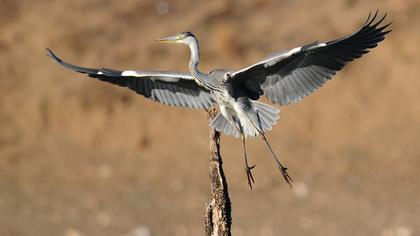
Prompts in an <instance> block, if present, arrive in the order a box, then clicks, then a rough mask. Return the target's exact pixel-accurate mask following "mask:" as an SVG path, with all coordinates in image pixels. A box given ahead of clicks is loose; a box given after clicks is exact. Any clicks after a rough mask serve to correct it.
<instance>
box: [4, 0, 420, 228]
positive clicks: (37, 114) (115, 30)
mask: <svg viewBox="0 0 420 236" xmlns="http://www.w3.org/2000/svg"><path fill="white" fill-rule="evenodd" d="M376 8H379V9H381V12H384V11H387V12H388V14H389V20H393V21H394V24H393V26H392V28H393V32H392V33H391V34H390V35H389V37H388V38H387V39H386V40H385V41H384V42H383V43H382V44H381V45H380V46H379V47H378V48H376V49H374V50H373V51H372V52H371V53H369V54H368V55H366V56H364V57H363V58H362V59H360V60H357V61H356V62H353V63H351V64H349V65H348V66H347V67H346V68H345V69H344V70H343V71H341V72H340V73H339V74H338V75H337V76H335V77H334V80H332V81H330V82H328V83H327V85H326V86H324V87H323V88H321V89H319V90H318V91H317V92H315V93H314V94H312V95H311V96H310V97H308V98H306V99H305V100H304V101H302V102H300V103H298V104H294V105H290V106H286V107H282V108H281V109H282V112H281V118H280V122H279V124H278V125H277V126H276V127H275V128H274V130H273V131H272V132H270V133H269V135H268V138H269V139H270V140H271V142H272V143H273V145H274V148H275V149H276V150H277V152H278V153H279V155H280V156H281V158H282V159H283V160H284V162H285V163H287V166H288V167H289V169H290V174H291V175H292V176H293V177H294V180H295V182H296V183H295V187H294V188H293V189H292V190H291V189H289V188H288V186H287V185H286V184H285V183H284V182H283V181H282V178H281V176H280V175H279V173H278V171H277V169H276V167H275V166H274V165H273V162H272V161H271V159H270V157H269V153H268V151H267V150H266V148H265V146H264V144H263V143H262V141H261V140H259V139H256V140H251V141H250V142H249V148H248V149H249V156H250V158H251V162H252V163H255V164H257V167H256V169H255V172H254V176H255V178H256V186H255V189H254V190H253V191H249V189H248V187H247V184H246V178H245V174H244V172H243V166H242V151H241V143H240V141H239V140H236V139H233V138H230V137H223V138H222V154H223V157H224V160H225V172H226V174H227V177H228V181H229V185H230V190H231V199H232V202H233V234H234V235H235V236H241V235H243V236H248V235H262V236H271V235H272V236H274V235H290V236H293V235H314V236H315V235H319V236H321V235H322V236H325V235H343V236H347V235H348V236H350V235H380V236H414V235H420V219H419V218H420V217H419V216H420V199H419V197H420V188H419V186H420V185H419V181H420V155H419V153H420V145H419V144H420V143H419V138H420V106H419V105H418V103H419V102H418V101H419V100H420V93H419V90H420V80H419V74H420V56H419V55H420V43H419V42H420V3H419V2H418V1H415V0H413V1H410V0H405V1H399V0H387V1H369V3H367V1H360V0H345V1H332V0H331V1H312V0H304V1H291V0H286V1H268V0H259V1H219V0H215V1H162V0H161V1H152V0H150V1H128V0H122V1H110V0H74V1H47V0H44V1H43V0H39V1H24V0H20V1H19V0H3V1H0V52H1V53H0V235H4V236H14V235H16V236H18V235H19V236H20V235H22V236H23V235H25V236H26V235H31V236H32V235H45V236H48V235H63V236H88V235H122V236H129V235H131V236H150V235H153V236H155V235H175V236H182V235H203V234H204V232H203V212H204V202H205V201H207V200H208V198H209V184H208V140H207V138H208V129H207V124H206V117H205V113H204V112H203V111H198V110H188V109H179V108H173V107H166V106H164V105H161V104H158V103H154V102H151V101H148V100H146V99H145V98H144V97H141V96H138V95H136V94H134V93H132V92H130V91H128V90H126V89H124V88H118V87H115V86H112V85H108V84H105V83H101V82H98V81H95V80H91V79H87V78H85V77H84V76H82V75H79V74H76V73H72V72H70V71H68V70H65V69H63V68H61V67H59V66H57V65H56V64H54V63H53V62H52V61H51V60H50V59H49V58H47V57H46V56H45V48H46V47H50V48H52V49H54V50H55V52H56V53H58V55H60V56H61V57H62V58H64V59H66V60H67V61H69V62H73V63H75V64H79V65H85V66H91V67H94V66H98V67H102V66H103V67H109V68H115V69H159V70H178V71H186V70H187V66H186V65H187V61H188V58H189V51H188V50H187V49H186V48H184V47H176V46H168V45H157V44H154V43H153V40H154V39H156V38H159V37H162V36H167V35H171V34H174V33H177V32H181V31H186V30H189V31H192V32H194V33H195V34H196V36H197V37H198V38H199V40H200V43H201V49H202V63H201V69H202V70H203V71H209V70H211V69H212V68H217V67H223V68H232V69H239V68H241V67H244V66H246V65H249V64H251V63H253V62H255V61H257V60H258V59H261V58H263V57H265V56H266V55H268V54H269V53H271V52H272V51H276V50H280V49H287V48H293V47H295V46H300V45H303V44H305V43H309V42H312V41H314V40H322V41H326V40H331V39H335V38H337V37H341V36H344V35H346V34H349V33H351V32H352V31H354V30H356V29H357V28H358V27H359V26H360V25H361V24H362V23H363V22H364V20H365V19H366V17H367V14H368V12H369V11H370V10H375V9H376ZM76 78H77V79H76ZM265 101H266V100H265Z"/></svg>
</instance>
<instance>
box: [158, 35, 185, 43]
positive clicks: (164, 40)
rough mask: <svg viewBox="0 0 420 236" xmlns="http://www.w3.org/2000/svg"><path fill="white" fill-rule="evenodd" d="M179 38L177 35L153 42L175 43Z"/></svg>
mask: <svg viewBox="0 0 420 236" xmlns="http://www.w3.org/2000/svg"><path fill="white" fill-rule="evenodd" d="M180 39H181V38H180V37H179V36H178V35H175V36H169V37H166V38H161V39H156V40H155V42H158V43H177V42H179V40H180Z"/></svg>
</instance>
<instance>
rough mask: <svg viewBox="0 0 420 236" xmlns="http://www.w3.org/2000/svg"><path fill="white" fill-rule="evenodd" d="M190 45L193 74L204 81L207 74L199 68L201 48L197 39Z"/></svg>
mask: <svg viewBox="0 0 420 236" xmlns="http://www.w3.org/2000/svg"><path fill="white" fill-rule="evenodd" d="M188 46H189V47H190V51H191V58H190V71H191V74H192V75H193V76H194V77H195V78H197V79H199V80H201V81H203V80H204V78H205V74H203V73H202V72H201V71H200V70H199V69H198V63H199V62H200V50H199V47H198V42H197V40H194V41H192V42H191V43H190V44H189V45H188Z"/></svg>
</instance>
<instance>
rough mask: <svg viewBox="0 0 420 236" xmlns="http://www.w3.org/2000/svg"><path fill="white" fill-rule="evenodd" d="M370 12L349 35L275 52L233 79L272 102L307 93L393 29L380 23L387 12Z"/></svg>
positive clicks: (251, 94) (286, 101) (284, 101)
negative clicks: (372, 14) (379, 15)
mask: <svg viewBox="0 0 420 236" xmlns="http://www.w3.org/2000/svg"><path fill="white" fill-rule="evenodd" d="M377 15H378V11H376V13H375V15H374V16H373V17H372V18H371V15H370V14H369V17H368V19H367V20H366V22H365V24H364V25H363V26H362V27H361V28H360V29H359V30H358V31H356V32H355V33H353V34H352V35H350V36H347V37H344V38H341V39H337V40H334V41H330V42H327V43H318V42H315V43H312V44H308V45H306V46H303V47H297V48H294V49H292V50H289V51H284V52H279V53H276V54H274V55H272V56H270V57H268V58H267V59H265V60H263V61H260V62H258V63H256V64H254V65H252V66H249V67H247V68H245V69H242V70H239V71H236V72H233V73H231V74H230V75H229V76H230V80H231V81H232V82H233V83H237V84H238V85H239V86H241V87H242V88H243V90H244V91H245V92H246V93H247V94H248V96H249V97H250V98H251V99H255V100H256V99H258V98H259V97H260V96H261V95H262V94H265V95H266V96H267V97H268V99H270V100H271V101H272V102H273V103H278V104H281V105H286V104H289V103H292V102H297V101H299V100H301V99H303V98H304V97H305V96H308V95H309V94H311V93H312V92H313V91H315V90H316V89H317V88H319V87H321V86H322V85H323V84H324V83H325V81H327V80H329V79H331V77H332V76H333V75H335V73H336V72H337V71H339V70H341V69H342V68H343V67H344V65H345V64H346V63H348V62H350V61H352V60H354V59H356V58H359V57H361V56H362V55H363V54H365V53H367V52H369V49H371V48H374V47H376V46H377V45H378V43H379V42H381V41H382V40H384V38H385V35H386V34H388V33H389V32H390V31H391V30H387V27H388V26H389V25H390V24H391V23H389V24H386V25H384V26H380V24H381V23H382V21H383V20H384V19H385V17H386V14H385V15H384V16H383V17H382V18H381V19H380V20H378V21H377V22H374V21H375V19H376V17H377Z"/></svg>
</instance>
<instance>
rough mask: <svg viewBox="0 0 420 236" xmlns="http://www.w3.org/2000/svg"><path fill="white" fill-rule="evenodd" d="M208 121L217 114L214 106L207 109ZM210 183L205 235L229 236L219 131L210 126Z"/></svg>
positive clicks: (227, 193) (228, 202)
mask: <svg viewBox="0 0 420 236" xmlns="http://www.w3.org/2000/svg"><path fill="white" fill-rule="evenodd" d="M207 112H208V121H209V122H211V121H212V120H213V119H214V117H215V116H216V115H217V110H216V109H215V108H213V109H211V110H208V111H207ZM209 177H210V185H211V200H210V201H208V202H207V203H206V207H205V211H206V212H205V215H204V224H205V231H206V236H231V235H232V234H231V225H232V216H231V212H232V211H231V203H230V198H229V192H228V186H227V182H226V177H225V174H224V172H223V161H222V157H221V155H220V133H219V132H217V131H216V130H214V129H212V128H210V172H209Z"/></svg>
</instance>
